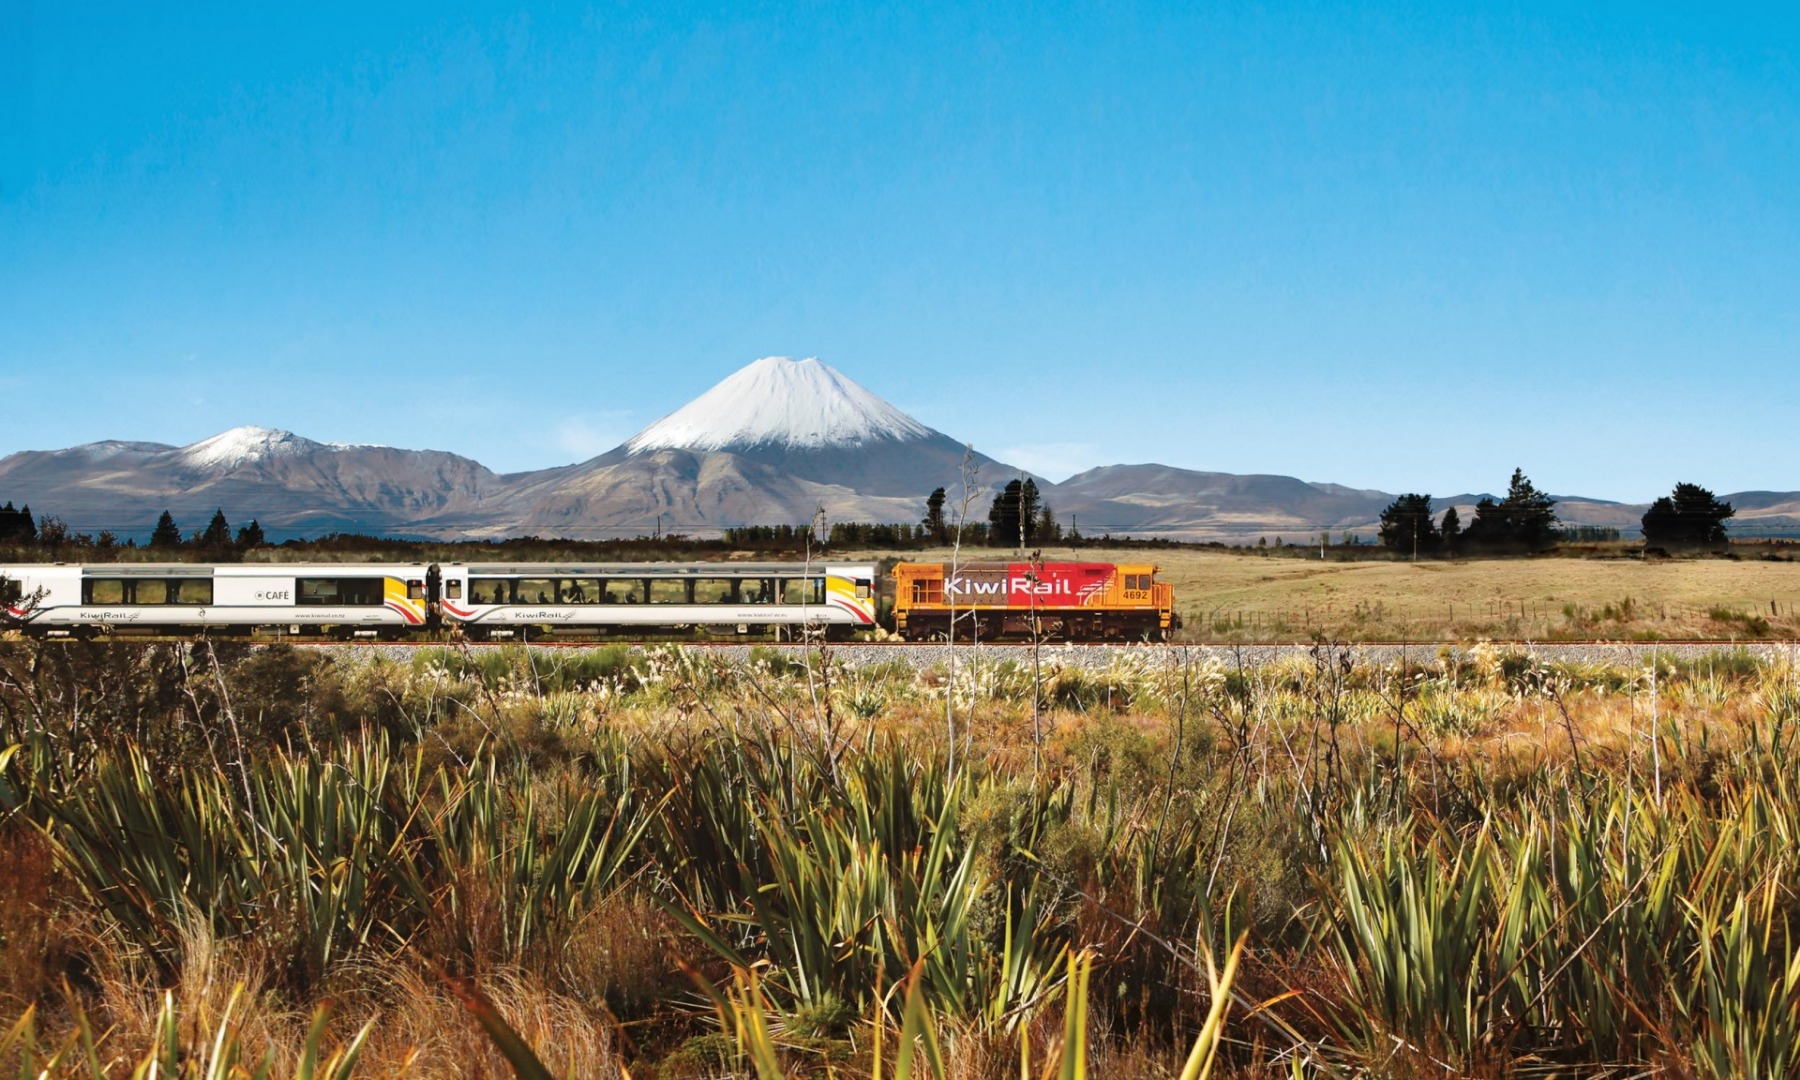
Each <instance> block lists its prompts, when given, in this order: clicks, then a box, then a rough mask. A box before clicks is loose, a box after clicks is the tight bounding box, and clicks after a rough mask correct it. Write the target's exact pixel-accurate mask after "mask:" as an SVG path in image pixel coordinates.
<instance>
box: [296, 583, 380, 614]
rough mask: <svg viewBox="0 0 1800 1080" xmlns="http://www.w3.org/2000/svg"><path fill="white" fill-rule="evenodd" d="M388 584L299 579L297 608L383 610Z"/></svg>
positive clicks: (297, 584)
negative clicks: (298, 605) (381, 607)
mask: <svg viewBox="0 0 1800 1080" xmlns="http://www.w3.org/2000/svg"><path fill="white" fill-rule="evenodd" d="M385 592H386V581H385V579H383V578H297V579H295V581H294V602H295V603H296V604H319V605H323V606H332V607H380V606H381V602H382V597H383V594H384V593H385Z"/></svg>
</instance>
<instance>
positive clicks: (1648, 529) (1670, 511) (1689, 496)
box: [1643, 484, 1737, 548]
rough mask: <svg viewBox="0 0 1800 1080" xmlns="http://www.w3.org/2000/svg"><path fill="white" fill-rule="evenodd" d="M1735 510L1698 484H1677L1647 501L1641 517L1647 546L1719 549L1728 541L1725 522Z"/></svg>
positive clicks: (1734, 514) (1733, 515)
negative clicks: (1667, 493) (1646, 506)
mask: <svg viewBox="0 0 1800 1080" xmlns="http://www.w3.org/2000/svg"><path fill="white" fill-rule="evenodd" d="M1736 515H1737V511H1736V510H1734V509H1732V506H1731V504H1730V503H1728V502H1721V501H1720V500H1719V498H1718V497H1717V496H1715V495H1714V494H1713V493H1712V492H1710V491H1708V490H1707V489H1705V488H1703V487H1701V486H1700V485H1699V484H1676V485H1675V490H1674V492H1673V493H1671V494H1669V495H1665V496H1664V497H1662V498H1660V499H1658V500H1656V501H1655V502H1653V503H1651V504H1650V509H1649V510H1647V511H1645V513H1644V518H1643V529H1644V544H1645V545H1646V546H1648V547H1665V548H1669V547H1689V548H1694V547H1700V548H1718V547H1724V546H1725V545H1726V543H1727V540H1726V537H1725V521H1726V519H1728V518H1731V517H1735V516H1736Z"/></svg>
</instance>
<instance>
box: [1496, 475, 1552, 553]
mask: <svg viewBox="0 0 1800 1080" xmlns="http://www.w3.org/2000/svg"><path fill="white" fill-rule="evenodd" d="M1506 506H1507V514H1508V517H1509V518H1510V519H1511V522H1512V527H1513V535H1514V537H1515V539H1516V542H1517V543H1518V544H1519V546H1521V547H1523V548H1524V549H1525V550H1527V551H1546V550H1548V549H1550V548H1553V547H1555V546H1556V510H1555V507H1556V500H1555V499H1552V498H1551V497H1550V496H1548V495H1546V494H1544V493H1543V492H1541V491H1539V490H1538V489H1537V488H1535V487H1533V486H1532V485H1531V481H1530V480H1528V479H1526V476H1525V470H1524V469H1514V470H1513V474H1512V482H1511V483H1510V484H1508V485H1507V488H1506Z"/></svg>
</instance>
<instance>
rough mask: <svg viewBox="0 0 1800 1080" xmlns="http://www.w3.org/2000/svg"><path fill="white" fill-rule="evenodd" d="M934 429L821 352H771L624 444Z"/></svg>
mask: <svg viewBox="0 0 1800 1080" xmlns="http://www.w3.org/2000/svg"><path fill="white" fill-rule="evenodd" d="M934 434H935V432H933V431H932V430H931V429H930V428H928V427H926V426H925V425H924V424H921V423H919V422H918V421H917V420H914V419H913V418H912V417H910V416H908V415H906V414H905V413H903V412H901V411H900V410H899V409H896V408H894V407H893V406H892V405H889V404H888V403H887V402H885V401H883V400H881V399H880V398H878V397H876V396H875V395H874V394H871V393H870V392H869V391H867V390H865V389H863V388H862V387H861V386H859V385H857V384H856V383H855V382H854V381H852V380H851V379H849V378H847V377H846V376H845V375H844V374H843V373H842V372H839V371H837V370H835V369H834V368H831V367H829V366H827V365H825V364H823V363H820V362H819V361H818V360H817V359H816V358H809V359H805V360H795V359H793V358H792V357H787V356H769V357H764V358H763V359H761V360H758V361H756V362H755V363H752V364H750V365H748V366H746V367H744V368H741V369H740V370H738V371H737V372H735V373H733V374H732V375H730V376H728V377H726V378H725V379H724V380H723V381H722V382H720V383H719V384H718V385H717V386H714V387H713V388H712V389H711V390H708V391H707V392H706V393H704V394H701V395H700V396H699V397H697V398H695V399H694V400H693V401H690V402H688V403H687V404H686V405H684V406H682V407H681V408H679V409H677V410H675V411H674V412H672V413H670V414H669V415H668V416H665V417H663V418H662V419H661V420H658V421H657V422H656V423H654V424H651V425H650V426H649V427H647V428H645V429H644V430H643V431H641V432H639V433H638V434H637V435H636V436H635V437H634V438H632V439H631V440H630V441H629V442H627V443H626V444H625V450H626V452H627V453H629V454H642V453H646V452H648V451H651V450H662V449H678V450H735V449H745V448H748V447H753V446H782V447H791V448H796V449H808V450H813V449H822V448H824V447H837V446H863V445H867V444H869V443H875V442H884V441H893V442H900V441H905V440H908V439H924V438H930V437H931V436H932V435H934Z"/></svg>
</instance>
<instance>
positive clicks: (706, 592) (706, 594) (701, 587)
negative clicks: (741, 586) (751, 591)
mask: <svg viewBox="0 0 1800 1080" xmlns="http://www.w3.org/2000/svg"><path fill="white" fill-rule="evenodd" d="M737 597H738V579H737V578H695V579H694V603H696V604H735V603H737Z"/></svg>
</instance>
